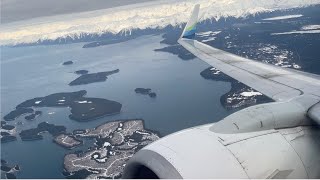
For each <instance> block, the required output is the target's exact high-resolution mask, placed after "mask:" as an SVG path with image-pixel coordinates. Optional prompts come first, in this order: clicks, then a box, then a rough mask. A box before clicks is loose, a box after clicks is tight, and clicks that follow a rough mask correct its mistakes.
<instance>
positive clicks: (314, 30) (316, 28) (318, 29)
mask: <svg viewBox="0 0 320 180" xmlns="http://www.w3.org/2000/svg"><path fill="white" fill-rule="evenodd" d="M319 33H320V25H306V26H303V27H302V28H301V29H300V30H294V31H289V32H281V33H272V34H271V35H286V34H319Z"/></svg>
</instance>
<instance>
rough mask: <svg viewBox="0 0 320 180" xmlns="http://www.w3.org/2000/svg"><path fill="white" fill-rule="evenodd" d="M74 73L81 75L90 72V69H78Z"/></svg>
mask: <svg viewBox="0 0 320 180" xmlns="http://www.w3.org/2000/svg"><path fill="white" fill-rule="evenodd" d="M74 73H76V74H79V75H83V74H88V73H89V71H88V70H78V71H75V72H74Z"/></svg>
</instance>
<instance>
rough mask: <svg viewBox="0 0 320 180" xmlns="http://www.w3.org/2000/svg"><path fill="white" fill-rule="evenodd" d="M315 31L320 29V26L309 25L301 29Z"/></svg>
mask: <svg viewBox="0 0 320 180" xmlns="http://www.w3.org/2000/svg"><path fill="white" fill-rule="evenodd" d="M315 29H320V25H307V26H303V27H302V28H301V30H315Z"/></svg>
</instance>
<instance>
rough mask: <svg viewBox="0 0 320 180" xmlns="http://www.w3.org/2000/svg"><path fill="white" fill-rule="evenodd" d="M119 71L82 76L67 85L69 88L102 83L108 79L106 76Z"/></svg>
mask: <svg viewBox="0 0 320 180" xmlns="http://www.w3.org/2000/svg"><path fill="white" fill-rule="evenodd" d="M118 72H119V69H116V70H113V71H105V72H97V73H90V74H83V75H81V76H80V77H78V78H77V79H75V80H73V81H71V82H70V83H69V85H70V86H76V85H83V84H91V83H95V82H104V81H106V80H107V79H108V76H110V75H112V74H115V73H118Z"/></svg>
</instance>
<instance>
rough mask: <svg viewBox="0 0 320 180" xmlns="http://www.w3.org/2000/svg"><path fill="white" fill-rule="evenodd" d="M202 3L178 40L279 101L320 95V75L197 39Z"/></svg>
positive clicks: (195, 9) (190, 49) (205, 58)
mask: <svg viewBox="0 0 320 180" xmlns="http://www.w3.org/2000/svg"><path fill="white" fill-rule="evenodd" d="M198 13H199V5H196V6H195V8H194V11H193V13H192V15H191V18H190V21H189V22H188V23H187V25H186V27H185V29H184V31H183V33H182V35H181V37H180V39H179V40H178V43H179V44H181V45H182V46H183V47H184V48H185V49H187V50H188V51H190V52H191V53H192V54H194V55H195V56H197V57H198V58H200V59H201V60H203V61H205V62H207V63H208V64H210V65H212V66H214V67H215V68H217V69H219V70H220V71H222V72H223V73H225V74H227V75H228V76H230V77H232V78H234V79H236V80H238V81H240V82H242V83H244V84H246V85H248V86H250V87H252V88H254V89H256V90H257V91H260V92H261V93H263V94H265V95H266V96H268V97H270V98H272V99H273V100H275V101H287V100H290V99H292V98H294V97H297V96H300V95H303V94H309V95H313V96H317V97H320V80H319V76H317V75H311V74H308V73H303V72H299V71H294V70H290V69H287V68H281V67H278V66H274V65H271V64H267V63H263V62H259V61H255V60H250V59H246V58H243V57H240V56H237V55H234V54H231V53H228V52H225V51H223V50H220V49H216V48H214V47H211V46H208V45H206V44H204V43H201V42H199V41H197V40H194V39H193V38H194V37H195V29H196V23H197V20H198Z"/></svg>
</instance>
